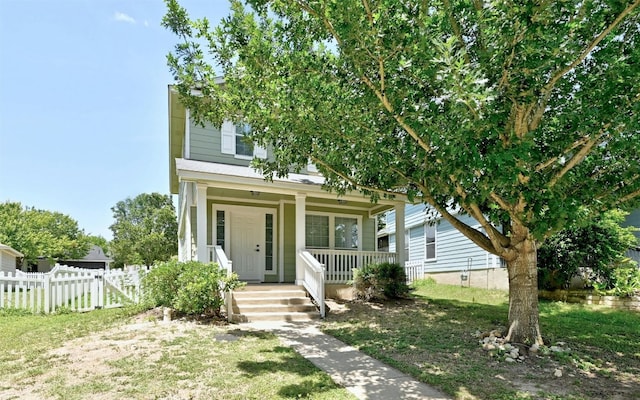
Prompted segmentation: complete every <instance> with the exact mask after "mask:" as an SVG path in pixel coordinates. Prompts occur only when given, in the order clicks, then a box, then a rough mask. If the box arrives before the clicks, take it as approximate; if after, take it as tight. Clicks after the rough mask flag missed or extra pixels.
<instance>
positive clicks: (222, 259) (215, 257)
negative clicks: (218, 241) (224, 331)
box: [207, 246, 233, 320]
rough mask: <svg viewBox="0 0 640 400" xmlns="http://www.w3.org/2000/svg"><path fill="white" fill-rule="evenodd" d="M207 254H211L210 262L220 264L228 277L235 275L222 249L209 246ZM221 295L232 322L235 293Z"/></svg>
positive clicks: (229, 292)
mask: <svg viewBox="0 0 640 400" xmlns="http://www.w3.org/2000/svg"><path fill="white" fill-rule="evenodd" d="M207 252H208V253H209V261H210V262H216V263H218V265H219V266H220V268H222V269H224V270H226V271H227V276H230V275H231V274H232V273H233V268H232V267H233V266H232V264H231V260H229V258H228V257H227V255H226V254H225V252H224V250H223V249H222V247H220V246H207ZM220 295H221V296H222V298H224V304H226V306H227V319H228V320H231V316H232V315H233V291H232V290H229V291H228V292H226V293H222V292H221V293H220Z"/></svg>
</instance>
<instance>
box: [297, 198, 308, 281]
mask: <svg viewBox="0 0 640 400" xmlns="http://www.w3.org/2000/svg"><path fill="white" fill-rule="evenodd" d="M306 199H307V194H306V193H297V194H296V285H302V281H303V279H304V271H303V266H302V262H303V261H302V260H301V258H300V251H302V250H304V248H305V229H306V220H305V215H306V205H305V203H306Z"/></svg>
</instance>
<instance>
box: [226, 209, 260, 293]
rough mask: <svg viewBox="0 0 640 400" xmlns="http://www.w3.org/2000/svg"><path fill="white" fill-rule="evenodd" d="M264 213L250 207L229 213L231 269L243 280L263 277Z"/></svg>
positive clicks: (257, 279) (255, 279)
mask: <svg viewBox="0 0 640 400" xmlns="http://www.w3.org/2000/svg"><path fill="white" fill-rule="evenodd" d="M264 215H265V213H264V211H261V210H255V209H252V208H242V209H240V208H239V209H238V210H235V209H234V210H233V212H232V213H231V232H230V234H231V259H232V260H233V270H234V271H235V272H236V273H237V274H238V276H239V277H240V280H243V281H262V280H263V278H264V260H265V254H264V243H265V240H264V233H265V225H264V224H265V222H264V221H265V217H264Z"/></svg>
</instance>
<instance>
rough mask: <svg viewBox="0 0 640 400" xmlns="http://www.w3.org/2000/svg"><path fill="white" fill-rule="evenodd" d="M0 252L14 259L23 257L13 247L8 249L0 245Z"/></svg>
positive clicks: (4, 245)
mask: <svg viewBox="0 0 640 400" xmlns="http://www.w3.org/2000/svg"><path fill="white" fill-rule="evenodd" d="M0 251H4V252H7V253H9V254H11V255H13V256H15V257H24V254H22V253H20V252H19V251H18V250H16V249H14V248H13V247H9V246H7V245H6V244H2V243H0Z"/></svg>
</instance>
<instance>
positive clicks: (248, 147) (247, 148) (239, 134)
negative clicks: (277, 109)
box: [235, 124, 253, 157]
mask: <svg viewBox="0 0 640 400" xmlns="http://www.w3.org/2000/svg"><path fill="white" fill-rule="evenodd" d="M250 132H251V127H250V126H249V124H241V125H239V126H236V133H235V141H236V155H237V156H244V157H253V143H251V142H249V141H247V139H246V138H245V136H246V135H248V134H249V133H250Z"/></svg>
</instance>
